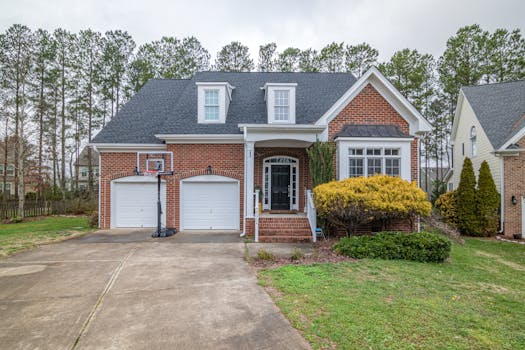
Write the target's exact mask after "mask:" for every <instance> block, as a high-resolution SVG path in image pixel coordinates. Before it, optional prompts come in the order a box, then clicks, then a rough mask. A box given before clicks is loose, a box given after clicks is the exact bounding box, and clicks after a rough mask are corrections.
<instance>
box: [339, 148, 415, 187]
mask: <svg viewBox="0 0 525 350" xmlns="http://www.w3.org/2000/svg"><path fill="white" fill-rule="evenodd" d="M411 141H412V139H399V140H392V139H391V140H389V141H382V140H372V139H371V140H368V141H362V140H351V139H350V138H347V139H337V140H336V142H337V176H338V180H342V179H346V178H348V177H349V176H348V175H349V174H348V165H349V152H348V150H349V149H350V148H365V149H366V148H383V149H384V148H396V149H399V156H387V158H400V159H401V161H400V168H401V169H400V176H401V178H402V179H404V180H407V181H412V171H411V170H412V157H411ZM365 152H366V151H365ZM379 157H380V158H383V159H384V158H385V156H384V155H382V156H370V157H369V158H379ZM362 158H364V159H367V157H366V155H363V156H362ZM363 166H364V174H365V176H366V174H367V164H366V160H365V161H364V164H363ZM382 170H383V172H384V170H385V162H384V161H383V162H382Z"/></svg>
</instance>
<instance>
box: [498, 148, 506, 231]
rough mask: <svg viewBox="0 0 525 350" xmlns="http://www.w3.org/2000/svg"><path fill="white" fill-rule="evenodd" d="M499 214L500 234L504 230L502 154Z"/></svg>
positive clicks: (501, 157)
mask: <svg viewBox="0 0 525 350" xmlns="http://www.w3.org/2000/svg"><path fill="white" fill-rule="evenodd" d="M499 181H500V191H501V193H500V208H501V210H500V214H499V225H500V229H499V232H498V233H500V234H502V233H503V230H504V226H503V225H504V224H505V220H504V217H505V160H504V158H503V155H500V179H499Z"/></svg>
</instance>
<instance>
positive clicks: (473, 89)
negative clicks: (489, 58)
mask: <svg viewBox="0 0 525 350" xmlns="http://www.w3.org/2000/svg"><path fill="white" fill-rule="evenodd" d="M462 91H463V93H464V94H465V97H466V98H467V100H468V102H469V103H470V105H471V106H472V109H473V110H474V113H476V116H477V117H478V120H479V122H480V123H481V126H482V127H483V130H484V131H485V133H486V134H487V136H488V138H489V140H490V142H491V143H492V146H493V147H494V149H499V148H500V147H501V146H503V145H504V144H505V142H507V141H508V140H509V139H510V138H512V137H513V136H514V135H515V134H516V133H517V132H518V131H520V130H521V129H523V128H524V127H525V80H519V81H513V82H507V83H497V84H487V85H478V86H467V87H463V88H462Z"/></svg>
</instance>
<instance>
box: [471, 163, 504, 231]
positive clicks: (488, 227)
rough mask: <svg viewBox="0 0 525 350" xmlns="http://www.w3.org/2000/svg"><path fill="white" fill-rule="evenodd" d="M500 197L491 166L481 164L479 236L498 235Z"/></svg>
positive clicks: (477, 198) (478, 198)
mask: <svg viewBox="0 0 525 350" xmlns="http://www.w3.org/2000/svg"><path fill="white" fill-rule="evenodd" d="M499 206H500V195H499V193H498V190H497V189H496V184H495V183H494V179H493V178H492V174H491V172H490V167H489V164H488V163H487V162H486V161H483V163H481V167H480V168H479V176H478V191H477V192H476V209H477V213H478V222H479V232H478V233H479V234H480V235H481V236H495V235H496V234H497V233H498V225H499V215H498V209H499Z"/></svg>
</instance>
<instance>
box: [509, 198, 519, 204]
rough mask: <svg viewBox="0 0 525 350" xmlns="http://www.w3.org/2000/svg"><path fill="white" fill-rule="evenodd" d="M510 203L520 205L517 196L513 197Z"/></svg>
mask: <svg viewBox="0 0 525 350" xmlns="http://www.w3.org/2000/svg"><path fill="white" fill-rule="evenodd" d="M510 201H511V202H512V204H514V205H516V204H518V199H517V198H516V196H512V197H511V198H510Z"/></svg>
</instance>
